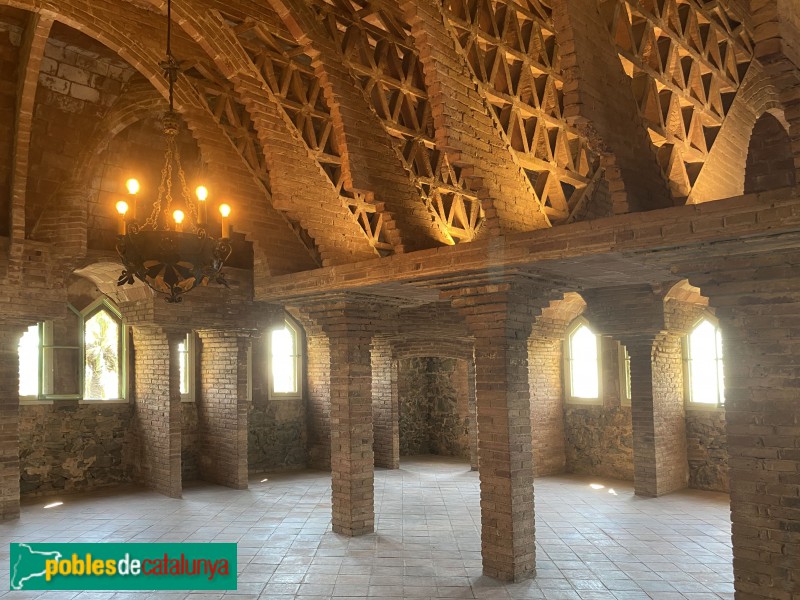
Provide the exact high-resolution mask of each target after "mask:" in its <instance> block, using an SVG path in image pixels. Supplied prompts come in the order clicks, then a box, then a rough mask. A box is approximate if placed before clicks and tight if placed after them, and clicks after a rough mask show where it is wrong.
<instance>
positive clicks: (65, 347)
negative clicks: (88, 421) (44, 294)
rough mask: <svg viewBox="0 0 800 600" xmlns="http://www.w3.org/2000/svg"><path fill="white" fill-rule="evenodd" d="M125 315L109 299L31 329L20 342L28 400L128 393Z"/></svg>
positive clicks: (23, 393)
mask: <svg viewBox="0 0 800 600" xmlns="http://www.w3.org/2000/svg"><path fill="white" fill-rule="evenodd" d="M123 334H124V331H123V326H122V319H121V317H120V314H119V313H118V312H117V311H116V309H115V308H114V307H113V306H112V305H111V304H110V303H109V302H108V301H107V300H105V299H100V300H96V301H95V302H93V303H92V304H90V305H89V306H87V307H86V308H85V309H84V310H83V311H80V312H79V311H78V310H77V309H76V308H75V307H73V306H72V305H71V304H67V310H66V318H62V319H58V320H55V321H44V322H42V323H39V324H38V325H34V326H31V327H29V328H28V330H27V331H26V332H25V335H23V336H22V339H21V340H20V343H19V375H20V385H19V394H20V397H21V398H23V399H24V400H27V401H31V400H43V401H50V400H66V399H72V400H81V399H83V400H118V399H123V398H124V397H125V368H124V367H125V360H124V355H125V348H124V344H123V339H124V336H123Z"/></svg>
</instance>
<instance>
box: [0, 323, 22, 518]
mask: <svg viewBox="0 0 800 600" xmlns="http://www.w3.org/2000/svg"><path fill="white" fill-rule="evenodd" d="M23 332H24V329H23V328H22V327H19V326H15V325H7V324H3V325H2V326H0V521H4V520H6V519H16V518H17V517H19V354H18V350H17V347H18V345H19V339H20V337H21V336H22V334H23Z"/></svg>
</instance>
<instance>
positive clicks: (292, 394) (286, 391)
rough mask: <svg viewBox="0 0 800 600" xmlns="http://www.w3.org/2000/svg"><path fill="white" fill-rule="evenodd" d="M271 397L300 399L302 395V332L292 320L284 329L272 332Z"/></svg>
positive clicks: (270, 345)
mask: <svg viewBox="0 0 800 600" xmlns="http://www.w3.org/2000/svg"><path fill="white" fill-rule="evenodd" d="M267 343H268V347H269V395H270V397H276V398H298V397H300V396H301V395H302V382H301V373H302V353H301V343H302V339H301V337H300V330H299V328H298V327H297V325H295V324H294V323H293V322H292V321H291V320H290V319H286V320H285V321H284V323H283V326H282V327H275V328H273V329H271V330H270V332H269V336H268V338H267Z"/></svg>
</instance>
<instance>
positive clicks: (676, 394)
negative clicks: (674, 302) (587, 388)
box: [583, 285, 689, 498]
mask: <svg viewBox="0 0 800 600" xmlns="http://www.w3.org/2000/svg"><path fill="white" fill-rule="evenodd" d="M663 287H664V289H669V286H663ZM657 289H658V288H657ZM583 296H584V298H585V299H586V303H587V311H586V313H585V316H586V318H587V319H588V320H589V322H590V323H591V325H592V326H593V327H594V328H595V329H596V331H597V332H598V333H601V334H603V335H610V336H612V337H614V338H615V339H617V340H619V341H620V342H622V343H623V344H624V345H625V347H626V348H627V350H628V354H629V355H630V357H631V418H632V421H633V480H634V490H635V492H636V495H638V496H644V497H650V498H653V497H656V496H662V495H664V494H668V493H670V492H674V491H676V490H680V489H683V488H685V487H686V486H687V485H688V483H689V463H688V459H687V456H686V418H685V410H684V392H683V354H682V345H681V337H680V336H679V335H675V334H672V333H670V332H668V331H666V325H665V320H664V298H663V295H662V294H661V293H660V292H657V291H655V290H654V289H653V288H652V287H651V286H650V285H639V286H624V287H615V288H605V289H597V290H589V291H586V292H584V293H583Z"/></svg>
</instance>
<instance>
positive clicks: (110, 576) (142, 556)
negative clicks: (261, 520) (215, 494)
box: [10, 543, 236, 591]
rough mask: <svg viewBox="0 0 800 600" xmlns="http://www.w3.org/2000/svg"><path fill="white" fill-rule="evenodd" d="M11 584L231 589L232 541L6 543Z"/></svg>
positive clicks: (60, 587) (38, 587) (19, 586)
mask: <svg viewBox="0 0 800 600" xmlns="http://www.w3.org/2000/svg"><path fill="white" fill-rule="evenodd" d="M10 569H11V571H10V589H11V590H15V591H16V590H235V589H236V544H99V543H98V544H11V564H10Z"/></svg>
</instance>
